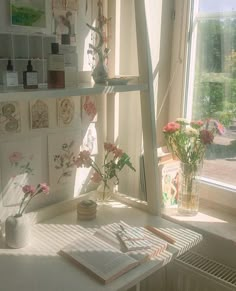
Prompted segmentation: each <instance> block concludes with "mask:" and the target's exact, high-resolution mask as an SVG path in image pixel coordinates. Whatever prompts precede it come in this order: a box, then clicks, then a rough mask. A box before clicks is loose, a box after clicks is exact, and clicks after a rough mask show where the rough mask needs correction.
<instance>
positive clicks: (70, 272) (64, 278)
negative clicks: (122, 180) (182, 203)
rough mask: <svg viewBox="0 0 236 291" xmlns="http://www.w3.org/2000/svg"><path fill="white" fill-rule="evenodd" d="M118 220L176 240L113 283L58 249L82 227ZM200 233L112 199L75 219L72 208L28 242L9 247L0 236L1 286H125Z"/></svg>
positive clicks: (39, 290)
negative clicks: (91, 214) (156, 230)
mask: <svg viewBox="0 0 236 291" xmlns="http://www.w3.org/2000/svg"><path fill="white" fill-rule="evenodd" d="M120 220H123V221H125V222H127V223H129V224H130V225H134V226H144V225H147V224H149V225H153V226H156V227H158V228H160V229H161V230H163V231H164V232H166V233H169V234H171V235H172V236H173V237H174V238H175V239H176V243H175V244H174V245H168V248H167V250H166V251H165V252H163V254H162V255H161V256H160V257H159V258H158V260H153V261H149V262H147V263H144V264H142V265H140V266H138V267H136V268H134V269H133V270H131V271H129V272H127V273H126V274H124V275H123V276H121V277H120V278H118V279H116V280H114V281H113V282H111V283H109V284H107V285H103V284H101V283H99V281H97V280H96V279H94V278H93V277H92V276H90V275H88V274H87V273H86V272H84V271H82V270H80V269H79V268H78V267H77V266H75V265H73V264H71V263H70V262H68V261H67V260H65V259H64V258H62V257H61V256H59V255H58V254H57V253H58V251H59V250H60V249H61V248H62V247H64V246H65V245H66V244H68V243H70V242H72V241H73V240H75V239H76V238H78V237H79V235H80V231H81V226H83V227H85V228H88V229H91V231H92V230H93V228H94V227H99V226H101V225H105V224H108V223H112V222H119V221H120ZM201 239H202V237H201V235H200V234H198V233H196V232H193V231H191V230H188V229H186V228H184V227H182V226H180V225H177V224H174V223H171V222H169V221H167V220H164V219H162V218H160V217H156V216H152V215H150V214H148V213H146V212H143V211H141V210H138V209H135V208H131V207H130V206H127V205H124V204H122V203H120V202H117V201H114V202H111V203H109V205H100V206H99V207H98V211H97V218H96V219H95V220H92V221H78V220H77V215H76V211H72V212H68V213H66V214H63V215H60V216H57V217H54V218H53V219H50V220H47V221H44V222H41V223H39V224H36V225H34V226H33V229H32V239H31V244H30V245H29V246H27V247H25V248H23V249H16V250H15V249H9V248H7V247H6V246H5V243H4V240H3V239H2V240H0V290H4V291H5V290H6V291H67V290H69V291H90V290H93V291H95V290H96V291H100V290H126V289H127V288H129V287H132V286H134V285H135V284H137V283H138V282H139V281H140V280H142V279H144V278H146V277H148V276H149V275H150V274H152V273H153V272H154V271H156V270H158V269H160V268H161V267H162V266H163V265H165V264H166V263H168V262H169V261H171V260H173V259H174V258H175V257H176V256H177V255H180V254H182V253H184V252H185V251H187V250H189V249H190V248H192V247H193V246H194V245H196V244H198V243H199V242H200V241H201Z"/></svg>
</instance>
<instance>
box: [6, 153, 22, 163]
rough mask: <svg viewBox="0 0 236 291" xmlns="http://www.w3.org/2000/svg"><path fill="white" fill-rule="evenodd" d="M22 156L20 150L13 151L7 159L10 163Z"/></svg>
mask: <svg viewBox="0 0 236 291" xmlns="http://www.w3.org/2000/svg"><path fill="white" fill-rule="evenodd" d="M22 158H23V156H22V153H20V152H13V153H12V154H11V155H10V156H9V160H10V162H11V163H17V162H19V161H20V160H22Z"/></svg>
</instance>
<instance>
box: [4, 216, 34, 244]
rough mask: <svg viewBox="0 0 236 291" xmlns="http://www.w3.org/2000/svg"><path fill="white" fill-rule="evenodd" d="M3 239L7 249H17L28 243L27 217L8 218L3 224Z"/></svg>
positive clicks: (28, 224)
mask: <svg viewBox="0 0 236 291" xmlns="http://www.w3.org/2000/svg"><path fill="white" fill-rule="evenodd" d="M5 239H6V243H7V245H8V246H9V247H11V248H14V249H19V248H23V247H25V246H27V245H28V244H29V242H30V222H29V219H28V217H27V216H25V215H21V216H17V215H16V216H9V217H8V218H7V219H6V222H5Z"/></svg>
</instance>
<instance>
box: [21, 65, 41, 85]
mask: <svg viewBox="0 0 236 291" xmlns="http://www.w3.org/2000/svg"><path fill="white" fill-rule="evenodd" d="M23 85H24V88H25V89H37V88H38V72H36V71H34V70H33V66H32V64H31V60H28V65H27V71H24V72H23Z"/></svg>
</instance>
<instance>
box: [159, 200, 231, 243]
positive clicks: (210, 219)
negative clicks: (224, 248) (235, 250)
mask: <svg viewBox="0 0 236 291" xmlns="http://www.w3.org/2000/svg"><path fill="white" fill-rule="evenodd" d="M201 205H202V206H201V207H200V209H199V212H198V214H197V215H196V216H181V215H180V214H178V212H177V208H166V209H163V212H162V214H163V217H164V218H166V219H169V220H171V221H174V222H175V223H179V224H183V225H186V226H188V227H191V228H194V229H197V230H198V231H200V232H204V233H209V234H212V235H216V236H219V237H221V238H224V239H226V240H230V241H233V242H234V243H236V216H235V215H233V214H232V213H231V211H230V210H229V211H228V212H227V210H226V209H225V208H224V209H220V206H218V207H216V206H215V205H214V206H210V205H209V202H206V201H204V202H202V203H201ZM213 207H214V208H213Z"/></svg>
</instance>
